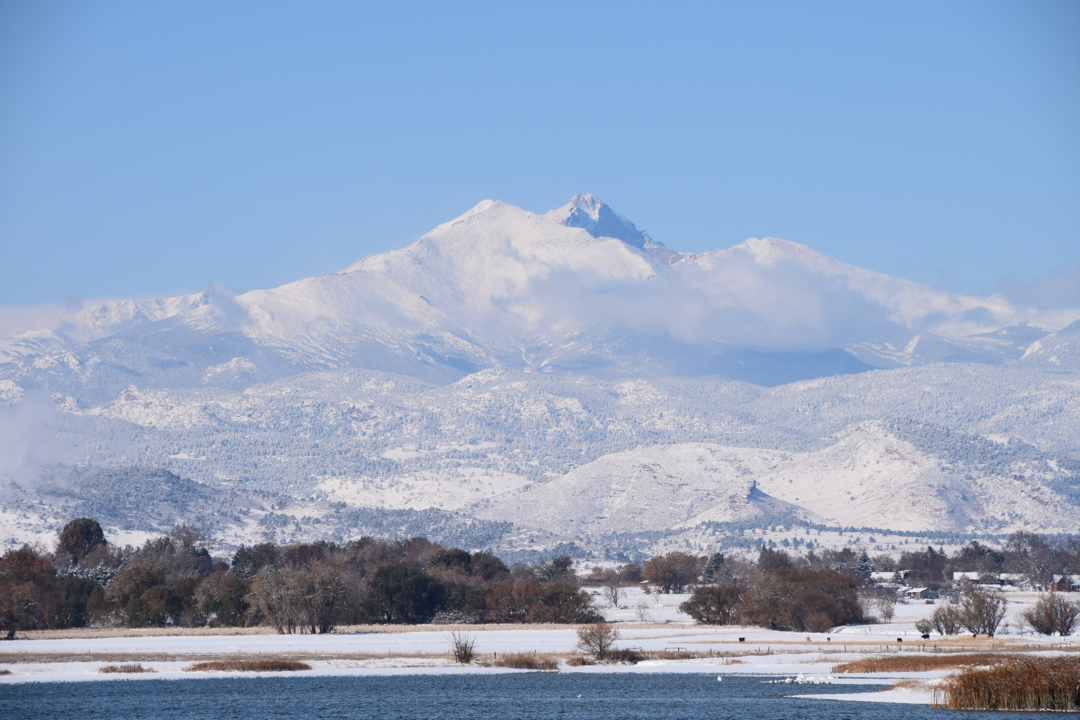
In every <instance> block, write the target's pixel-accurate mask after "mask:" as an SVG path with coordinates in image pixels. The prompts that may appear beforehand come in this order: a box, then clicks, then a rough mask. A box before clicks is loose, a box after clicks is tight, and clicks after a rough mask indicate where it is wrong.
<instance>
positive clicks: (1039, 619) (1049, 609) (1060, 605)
mask: <svg viewBox="0 0 1080 720" xmlns="http://www.w3.org/2000/svg"><path fill="white" fill-rule="evenodd" d="M1078 619H1080V603H1076V602H1070V601H1068V600H1066V599H1065V598H1063V597H1061V595H1060V594H1055V593H1048V594H1046V595H1043V596H1042V597H1041V598H1039V601H1038V602H1037V603H1035V606H1034V607H1033V608H1031V609H1029V610H1027V611H1026V612H1025V613H1024V620H1026V621H1027V623H1028V625H1030V626H1031V627H1032V628H1034V629H1035V632H1037V633H1041V634H1042V635H1053V634H1054V633H1058V634H1059V635H1061V636H1062V637H1064V636H1066V635H1071V634H1072V631H1073V628H1075V627H1076V623H1077V620H1078Z"/></svg>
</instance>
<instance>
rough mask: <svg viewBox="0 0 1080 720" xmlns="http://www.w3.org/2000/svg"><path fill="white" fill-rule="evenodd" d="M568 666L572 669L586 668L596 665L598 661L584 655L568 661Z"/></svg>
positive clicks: (575, 656)
mask: <svg viewBox="0 0 1080 720" xmlns="http://www.w3.org/2000/svg"><path fill="white" fill-rule="evenodd" d="M566 664H567V665H569V666H570V667H584V666H586V665H595V664H596V661H595V660H593V659H592V658H589V657H585V656H584V655H574V656H573V657H571V658H570V659H569V660H567V661H566Z"/></svg>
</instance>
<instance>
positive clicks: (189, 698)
mask: <svg viewBox="0 0 1080 720" xmlns="http://www.w3.org/2000/svg"><path fill="white" fill-rule="evenodd" d="M767 679H775V678H764V677H753V676H751V677H743V676H726V677H725V678H724V681H723V682H722V683H718V682H717V681H716V676H715V675H700V674H696V675H691V674H674V673H670V674H669V673H665V674H638V673H559V674H541V673H522V674H477V675H394V676H348V677H342V676H333V677H327V676H307V677H305V676H285V677H246V678H245V677H229V678H213V679H199V680H186V679H185V680H117V681H95V682H70V683H21V684H10V685H0V718H4V720H23V719H24V718H25V719H27V720H31V719H36V718H50V719H52V718H78V719H79V720H90V719H92V718H109V719H110V720H128V719H129V718H147V719H149V718H192V719H195V718H199V719H202V718H205V719H206V720H226V719H232V718H235V719H238V720H242V719H246V718H252V719H256V718H257V719H259V720H262V719H263V718H386V719H387V720H394V719H397V718H402V719H404V718H409V719H413V718H441V719H446V720H467V719H468V720H471V719H472V718H477V719H480V718H483V719H485V720H487V719H489V718H492V719H498V720H514V719H517V718H521V719H522V720H526V719H527V720H547V719H548V718H552V719H555V718H559V719H563V718H586V719H587V720H606V719H608V718H610V719H611V720H627V719H630V718H642V719H643V720H644V719H647V720H682V719H684V718H685V719H690V718H694V719H699V718H733V719H734V718H739V719H740V720H744V719H747V718H749V719H751V720H781V719H785V720H786V719H787V718H799V719H800V720H815V719H817V718H820V719H821V720H826V719H828V720H844V719H845V718H850V719H852V720H855V719H860V720H862V719H878V718H880V719H881V720H886V719H888V720H892V718H896V717H903V718H905V720H907V719H909V718H910V719H913V720H918V719H920V718H935V719H936V720H942V718H944V717H948V716H950V715H955V713H949V712H944V711H940V710H930V709H929V708H926V707H924V706H920V705H893V704H886V703H863V702H840V701H835V700H807V699H800V698H794V697H788V696H790V695H813V694H838V693H847V692H866V691H868V690H874V689H875V687H874V686H867V685H798V686H792V685H774V684H763V683H762V681H763V680H767ZM962 717H963V718H964V720H975V719H976V718H996V719H998V720H1002V719H1004V718H1013V717H1015V718H1019V717H1024V718H1028V719H1030V717H1031V715H1030V713H1024V714H1019V713H969V712H967V713H963V715H962Z"/></svg>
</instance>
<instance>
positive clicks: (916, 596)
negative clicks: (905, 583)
mask: <svg viewBox="0 0 1080 720" xmlns="http://www.w3.org/2000/svg"><path fill="white" fill-rule="evenodd" d="M937 596H938V594H937V591H935V590H931V589H930V588H924V587H922V588H908V589H907V590H905V591H904V597H905V598H906V599H908V600H932V599H934V598H936V597H937Z"/></svg>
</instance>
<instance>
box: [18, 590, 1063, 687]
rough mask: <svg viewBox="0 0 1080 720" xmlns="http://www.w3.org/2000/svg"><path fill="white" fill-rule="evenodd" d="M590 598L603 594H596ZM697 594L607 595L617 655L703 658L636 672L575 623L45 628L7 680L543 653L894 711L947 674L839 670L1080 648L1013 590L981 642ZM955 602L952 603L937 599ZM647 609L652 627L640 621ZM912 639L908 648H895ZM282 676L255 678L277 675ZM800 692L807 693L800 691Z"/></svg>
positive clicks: (449, 667) (373, 668)
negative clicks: (582, 639)
mask: <svg viewBox="0 0 1080 720" xmlns="http://www.w3.org/2000/svg"><path fill="white" fill-rule="evenodd" d="M590 592H599V590H598V589H590ZM687 597H689V596H688V595H649V594H646V593H643V592H642V591H641V590H639V589H637V588H633V589H630V590H629V591H627V592H626V593H625V594H624V597H623V598H620V603H619V605H620V607H618V608H615V607H610V606H608V605H607V602H606V600H605V599H603V598H602V596H601V597H598V598H597V601H598V603H597V604H598V605H601V606H602V607H603V609H604V614H605V615H606V617H607V619H608V620H610V621H612V622H614V623H615V627H616V628H617V629H618V630H619V635H620V638H619V640H618V642H617V643H616V647H617V648H634V649H641V650H645V651H669V652H670V651H676V652H680V651H681V652H683V653H685V654H694V655H696V656H697V657H695V658H694V659H682V660H647V661H643V662H639V663H637V664H635V665H630V664H611V665H607V664H605V665H592V666H584V667H572V666H569V665H567V664H566V660H567V659H568V658H570V657H572V656H573V655H575V654H577V653H578V652H579V651H578V650H577V648H576V646H577V632H576V629H575V628H574V627H567V626H557V625H545V626H536V625H483V626H464V627H456V628H452V627H439V626H430V625H428V626H412V627H400V626H365V627H349V628H340V629H339V630H338V631H337V632H335V633H333V634H331V635H278V634H276V633H273V631H268V629H266V628H246V629H232V630H229V629H221V630H190V629H183V630H180V629H178V630H173V631H170V630H161V629H155V630H146V631H139V630H116V631H112V630H102V631H96V630H83V631H79V630H76V631H67V632H59V631H58V632H52V633H50V632H37V633H29V634H27V636H26V637H23V636H22V635H20V638H19V639H17V640H15V641H13V642H10V643H3V644H0V669H6V670H9V671H10V674H8V675H2V676H0V683H21V682H35V681H38V682H41V681H92V680H116V679H129V680H138V679H147V678H153V679H170V678H188V679H190V678H193V677H220V676H223V675H225V674H227V673H222V672H194V673H193V672H188V671H185V670H184V668H186V667H188V666H189V665H191V664H192V663H193V662H201V661H206V660H215V659H218V660H220V659H267V658H270V657H273V658H281V659H291V660H301V661H304V662H307V663H308V664H310V665H311V666H312V669H311V670H309V671H303V672H304V673H305V674H319V675H359V674H363V675H390V674H426V673H500V672H523V671H520V670H508V669H505V668H501V667H497V666H494V665H493V663H494V662H495V661H496V660H497V659H498V656H499V655H506V654H509V653H538V654H544V655H548V656H551V657H554V658H556V659H558V660H559V663H560V664H559V671H560V672H584V673H595V672H601V673H613V672H615V673H666V672H670V673H710V674H712V673H715V674H716V675H717V676H718V677H719V678H722V677H723V676H725V675H734V674H738V675H765V676H772V677H773V679H774V680H776V681H780V682H787V681H788V679H790V680H791V683H792V685H793V686H794V685H797V684H798V683H799V682H800V681H801V682H808V683H828V684H837V685H840V684H845V685H850V684H874V685H881V684H889V685H895V684H896V683H900V682H901V681H907V682H902V683H901V684H900V685H899V686H897V687H894V688H893V689H891V690H888V691H884V692H867V693H855V694H844V695H837V696H834V695H827V696H816V697H829V698H836V699H845V700H869V701H875V702H890V703H923V704H925V703H929V702H930V699H931V692H932V686H933V683H935V682H936V681H938V680H940V679H941V678H942V677H944V676H945V675H947V674H948V671H934V672H893V673H876V674H872V675H871V674H838V673H835V672H834V671H833V667H834V666H835V665H837V664H839V663H844V662H851V661H854V660H858V659H861V658H865V657H872V656H880V655H886V654H895V653H903V654H908V653H910V654H916V653H920V654H921V653H928V652H1007V651H1010V650H1013V651H1017V650H1023V651H1026V652H1040V653H1043V652H1045V653H1059V652H1070V651H1071V652H1076V651H1080V640H1077V639H1074V638H1045V637H1041V636H1033V635H1031V634H1030V632H1027V633H1024V634H1021V633H1020V632H1019V631H1018V630H1017V628H1018V627H1019V623H1018V622H1017V617H1018V613H1019V612H1021V611H1022V610H1023V609H1024V608H1026V607H1028V606H1030V604H1031V603H1033V602H1034V601H1035V599H1036V598H1037V597H1038V596H1037V595H1036V594H1033V593H1010V594H1009V600H1010V606H1009V617H1008V618H1007V620H1006V622H1007V623H1008V624H1009V628H1008V630H1007V631H1006V632H1003V633H1000V634H999V636H998V637H995V638H978V639H972V637H971V635H961V636H953V637H950V638H938V637H937V636H936V635H935V636H934V637H933V639H931V640H930V641H928V642H927V641H923V640H922V639H921V638H920V637H919V635H918V633H917V632H916V630H915V628H914V623H915V622H916V621H917V620H918V619H920V618H923V617H925V616H927V615H929V614H930V613H931V612H933V610H934V608H935V607H936V606H935V605H927V604H925V603H924V602H920V603H914V602H912V603H909V604H898V605H897V606H896V615H895V617H894V618H893V622H891V623H884V624H878V625H859V626H845V627H838V628H834V629H833V630H832V631H831V632H830V633H810V634H807V633H794V632H779V631H770V630H763V629H760V628H753V627H738V626H704V625H698V624H696V623H694V622H693V621H692V620H690V619H689V618H688V617H687V616H686V615H684V614H682V613H680V612H679V611H678V605H679V603H681V602H683V601H684V600H685V599H686V598H687ZM938 602H945V601H938ZM642 613H645V617H646V621H645V622H642V620H641V615H642ZM455 630H456V631H459V632H465V633H467V634H468V635H470V636H472V637H474V638H475V643H476V646H475V647H476V651H477V653H478V658H477V661H476V662H474V663H473V664H471V665H459V664H457V663H455V662H454V661H453V658H452V655H451V634H452V632H454V631H455ZM898 639H902V640H903V642H897V640H898ZM121 663H141V664H142V665H143V666H144V667H146V668H152V669H153V670H154V672H153V673H152V674H151V673H145V674H136V675H122V674H102V673H100V672H99V670H100V668H101V667H103V666H105V665H115V664H121ZM272 674H274V673H248V674H245V676H248V675H272ZM793 692H794V693H797V690H796V689H795V688H794V687H793Z"/></svg>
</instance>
